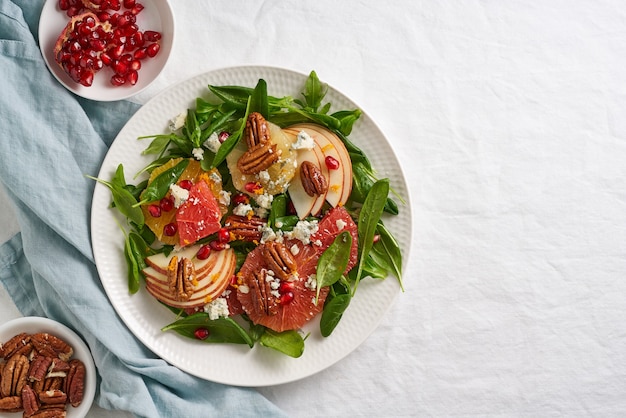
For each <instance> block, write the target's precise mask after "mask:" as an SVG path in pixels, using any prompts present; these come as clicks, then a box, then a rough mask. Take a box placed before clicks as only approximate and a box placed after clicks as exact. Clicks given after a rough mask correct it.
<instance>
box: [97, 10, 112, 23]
mask: <svg viewBox="0 0 626 418" xmlns="http://www.w3.org/2000/svg"><path fill="white" fill-rule="evenodd" d="M97 16H98V19H100V21H101V22H108V21H109V20H111V15H110V14H108V13H107V12H100V13H98V15H97Z"/></svg>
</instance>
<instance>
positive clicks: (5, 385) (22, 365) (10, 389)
mask: <svg viewBox="0 0 626 418" xmlns="http://www.w3.org/2000/svg"><path fill="white" fill-rule="evenodd" d="M28 366H29V362H28V358H26V356H24V355H22V354H14V355H13V356H11V357H10V358H9V360H8V361H7V363H6V364H5V366H4V369H3V370H2V379H1V380H0V396H2V397H6V396H21V394H22V388H23V387H24V385H25V384H26V378H27V376H28Z"/></svg>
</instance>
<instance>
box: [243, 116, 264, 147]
mask: <svg viewBox="0 0 626 418" xmlns="http://www.w3.org/2000/svg"><path fill="white" fill-rule="evenodd" d="M245 137H246V143H247V144H248V148H254V147H255V146H257V145H259V144H264V143H266V142H269V140H270V129H269V126H268V125H267V121H266V120H265V118H264V117H263V115H261V114H260V113H259V112H252V113H251V114H250V116H248V120H247V121H246V130H245Z"/></svg>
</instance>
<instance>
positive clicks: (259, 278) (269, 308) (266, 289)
mask: <svg viewBox="0 0 626 418" xmlns="http://www.w3.org/2000/svg"><path fill="white" fill-rule="evenodd" d="M273 280H274V279H273V277H272V276H269V277H268V271H267V270H266V269H261V270H255V271H254V272H253V273H252V277H251V280H250V281H249V283H250V291H251V292H252V294H253V295H254V297H253V298H252V301H253V306H254V309H255V310H256V311H257V312H260V313H264V314H265V315H276V314H277V313H278V298H277V297H276V296H274V295H273V294H272V284H271V283H272V281H273Z"/></svg>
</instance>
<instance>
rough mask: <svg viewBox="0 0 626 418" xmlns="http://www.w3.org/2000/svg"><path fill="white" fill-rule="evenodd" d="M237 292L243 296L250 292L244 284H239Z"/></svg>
mask: <svg viewBox="0 0 626 418" xmlns="http://www.w3.org/2000/svg"><path fill="white" fill-rule="evenodd" d="M237 290H239V291H240V292H241V293H243V294H244V295H247V294H248V292H250V288H249V287H248V286H247V285H245V284H240V285H239V287H238V288H237Z"/></svg>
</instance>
